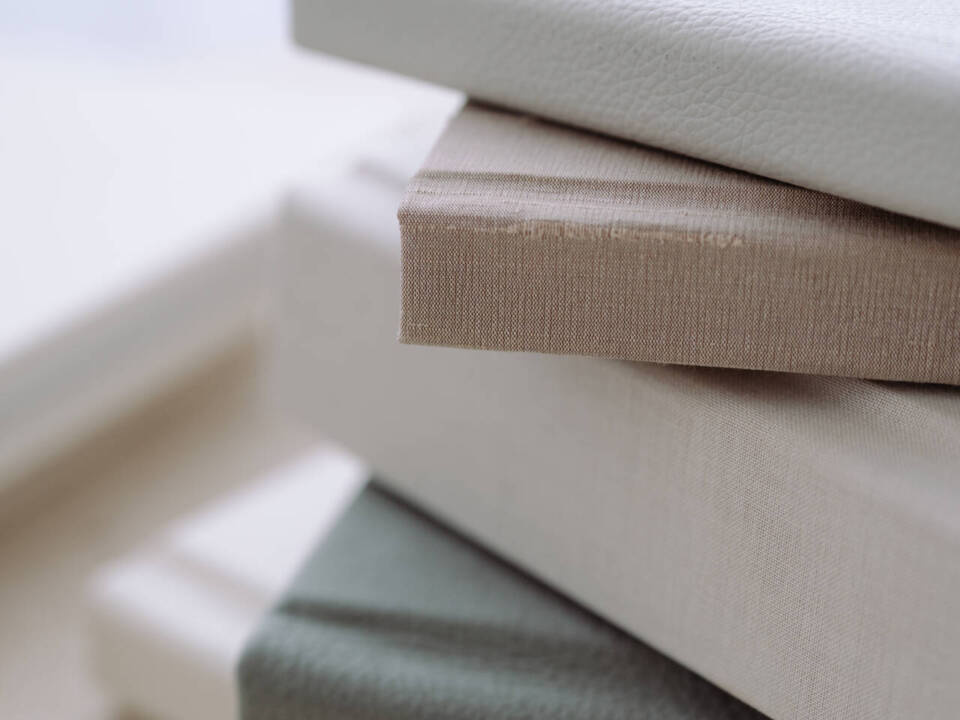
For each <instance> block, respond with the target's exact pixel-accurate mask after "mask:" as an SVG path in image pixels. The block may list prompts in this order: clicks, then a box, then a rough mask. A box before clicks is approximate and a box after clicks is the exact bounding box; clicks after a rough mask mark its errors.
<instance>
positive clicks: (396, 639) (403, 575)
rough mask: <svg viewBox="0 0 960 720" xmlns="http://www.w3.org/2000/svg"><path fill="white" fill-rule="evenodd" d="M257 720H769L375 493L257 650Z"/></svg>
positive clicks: (247, 702) (247, 670) (246, 718)
mask: <svg viewBox="0 0 960 720" xmlns="http://www.w3.org/2000/svg"><path fill="white" fill-rule="evenodd" d="M238 680H239V682H238V684H239V689H240V705H241V718H242V720H314V719H315V718H326V719H328V720H345V719H348V720H535V719H537V718H542V719H543V720H763V718H764V716H763V715H761V714H760V713H758V712H757V711H756V710H752V709H750V708H749V707H747V706H746V705H744V704H743V703H741V702H739V701H737V700H736V699H734V698H732V697H730V696H729V695H728V694H726V693H725V692H723V691H722V690H720V689H718V688H716V687H714V686H712V685H711V684H710V683H708V682H707V681H705V680H704V679H703V678H700V677H697V676H696V675H695V674H693V673H692V672H690V671H689V670H687V669H686V668H683V667H681V666H680V665H678V664H677V663H675V662H673V661H671V660H670V659H669V658H666V657H664V656H663V655H661V654H660V653H658V652H657V651H656V650H653V649H652V648H650V647H648V646H647V645H644V644H643V643H641V642H638V641H636V640H634V639H633V638H631V637H629V636H628V635H626V634H624V633H622V632H620V631H618V630H617V629H615V628H613V627H611V626H610V625H609V624H607V623H605V622H603V621H602V620H600V619H599V618H597V617H596V616H595V615H592V614H591V613H588V612H586V611H585V610H583V609H582V608H580V607H577V606H576V605H574V604H573V603H571V602H570V601H569V600H567V599H566V598H564V597H561V596H560V595H557V594H556V593H555V592H552V591H551V590H549V589H548V588H546V587H544V586H543V585H541V584H540V583H538V582H536V581H534V580H532V579H531V578H529V577H527V576H525V575H524V574H523V573H520V572H518V571H517V570H516V569H514V568H511V567H509V566H508V565H505V564H504V563H503V562H500V561H499V560H498V559H497V558H495V557H493V556H491V555H489V554H488V553H486V552H484V551H483V550H482V549H480V548H478V547H476V546H475V545H473V544H472V543H469V542H467V541H466V540H464V539H463V538H461V537H458V536H457V535H455V534H454V533H451V532H449V531H448V530H447V529H445V528H443V527H441V526H440V525H437V524H436V523H435V522H433V521H432V520H431V519H430V518H428V517H426V516H424V515H422V514H421V513H419V512H417V511H416V510H415V509H413V508H412V507H410V506H408V505H406V504H405V503H403V502H402V501H400V500H398V499H397V498H395V497H393V496H392V495H391V494H389V493H387V492H385V491H384V490H383V489H382V488H380V487H377V486H376V485H372V486H368V487H367V489H366V490H365V491H364V492H363V493H362V494H361V495H360V496H359V497H358V498H357V499H356V500H355V501H354V503H353V505H352V506H351V507H350V508H349V509H348V510H347V511H346V512H345V514H344V515H343V517H342V518H341V519H340V520H339V522H338V523H337V525H336V527H335V528H334V529H333V531H332V533H331V534H330V536H329V537H327V538H326V539H325V540H323V542H321V543H320V545H319V546H318V547H317V548H316V550H314V552H313V553H312V555H311V557H310V558H309V560H308V561H307V562H306V564H305V566H304V567H303V569H302V570H301V572H300V573H299V575H298V577H297V578H296V580H294V582H293V583H292V584H291V586H290V587H289V588H288V589H287V591H286V592H285V593H284V596H283V598H282V599H281V600H280V602H279V603H278V604H277V606H276V607H275V608H274V609H273V610H272V611H271V612H270V613H268V614H267V615H266V617H264V618H263V620H262V622H261V624H260V627H259V629H258V630H257V633H256V634H255V636H254V637H253V638H252V640H251V642H250V643H249V644H248V645H247V647H246V648H245V649H244V653H243V657H242V659H241V662H240V666H239V672H238Z"/></svg>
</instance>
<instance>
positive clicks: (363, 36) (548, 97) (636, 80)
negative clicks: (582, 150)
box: [293, 0, 960, 227]
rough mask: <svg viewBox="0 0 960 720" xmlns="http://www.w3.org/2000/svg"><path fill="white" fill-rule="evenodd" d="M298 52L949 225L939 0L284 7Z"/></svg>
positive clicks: (951, 63)
mask: <svg viewBox="0 0 960 720" xmlns="http://www.w3.org/2000/svg"><path fill="white" fill-rule="evenodd" d="M293 8H294V35H295V38H296V40H297V42H298V43H299V44H300V45H302V46H304V47H307V48H311V49H315V50H320V51H323V52H328V53H332V54H336V55H340V56H342V57H345V58H349V59H353V60H358V61H361V62H366V63H370V64H373V65H378V66H381V67H385V68H387V69H390V70H394V71H397V72H400V73H405V74H408V75H414V76H417V77H420V78H423V79H426V80H429V81H432V82H436V83H440V84H443V85H449V86H452V87H456V88H458V89H460V90H463V91H465V92H467V93H468V94H470V95H471V96H473V97H476V98H479V99H482V100H486V101H489V102H493V103H497V104H501V105H504V106H506V107H510V108H514V109H518V110H523V111H527V112H531V113H535V114H539V115H543V116H546V117H550V118H553V119H556V120H560V121H562V122H566V123H569V124H573V125H577V126H581V127H585V128H590V129H593V130H598V131H601V132H605V133H609V134H612V135H616V136H619V137H623V138H627V139H630V140H635V141H638V142H642V143H646V144H650V145H654V146H657V147H662V148H666V149H669V150H673V151H676V152H680V153H684V154H687V155H691V156H693V157H698V158H702V159H706V160H710V161H713V162H717V163H721V164H724V165H728V166H731V167H735V168H739V169H742V170H748V171H750V172H754V173H757V174H760V175H765V176H768V177H772V178H776V179H778V180H783V181H786V182H790V183H793V184H796V185H800V186H803V187H807V188H812V189H815V190H821V191H824V192H829V193H833V194H835V195H839V196H841V197H846V198H851V199H854V200H859V201H861V202H865V203H869V204H871V205H875V206H878V207H881V208H885V209H888V210H893V211H897V212H901V213H906V214H909V215H914V216H916V217H920V218H924V219H927V220H932V221H935V222H940V223H944V224H946V225H951V226H954V227H960V4H958V3H956V2H955V1H954V0H920V1H919V2H913V1H912V0H877V1H876V2H862V1H858V0H839V1H836V2H818V1H817V0H799V1H794V0H746V1H745V2H741V1H740V0H680V1H679V2H667V1H666V0H460V1H459V2H450V1H449V0H406V1H405V2H382V0H294V1H293Z"/></svg>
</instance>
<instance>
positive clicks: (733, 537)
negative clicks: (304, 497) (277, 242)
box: [239, 0, 960, 720]
mask: <svg viewBox="0 0 960 720" xmlns="http://www.w3.org/2000/svg"><path fill="white" fill-rule="evenodd" d="M957 14H958V12H957V10H956V9H955V8H951V7H950V5H949V3H941V4H939V5H938V4H937V3H936V2H934V1H933V0H928V1H927V2H924V3H921V4H920V5H916V4H915V3H910V4H907V3H903V4H902V6H901V5H900V4H898V3H897V2H893V1H891V2H885V3H883V12H879V11H876V12H875V10H874V9H871V8H859V9H858V6H857V4H855V3H847V2H841V3H839V4H836V3H835V4H831V5H830V6H829V7H828V6H821V5H820V4H818V3H814V2H812V1H808V2H801V3H799V4H798V3H796V2H790V3H787V2H782V1H781V0H771V1H770V2H764V3H759V2H749V3H739V2H732V0H731V1H724V0H721V2H719V3H717V2H711V3H706V2H698V1H696V0H691V1H690V2H681V3H665V2H660V3H656V2H641V1H640V0H633V1H631V2H617V3H609V2H599V1H588V0H578V1H576V2H570V1H561V0H524V1H522V2H514V3H508V2H502V1H500V0H464V1H463V2H431V1H430V0H409V1H408V2H393V3H388V2H377V1H375V0H297V2H295V3H294V24H295V33H296V37H297V40H298V42H299V43H300V44H301V45H303V46H306V47H308V48H311V49H315V50H320V51H324V52H329V53H333V54H337V55H341V56H344V57H347V58H349V59H353V60H359V61H364V62H369V63H371V64H375V65H380V66H382V67H385V68H387V69H391V70H395V71H399V72H402V73H405V74H409V75H413V76H417V77H420V78H423V79H426V80H429V81H434V82H437V83H439V84H444V85H448V86H452V87H454V88H456V89H460V90H463V91H465V92H466V93H467V94H468V95H469V96H471V97H472V98H474V100H471V101H470V102H469V103H468V104H466V106H465V107H463V108H462V109H461V110H459V111H458V112H457V113H456V114H455V116H454V117H453V118H452V119H451V120H450V122H449V123H448V125H447V126H446V129H445V130H443V132H442V133H441V135H440V138H439V140H438V141H436V143H435V144H433V140H435V135H434V134H433V133H432V132H431V130H430V128H431V127H433V126H434V125H436V124H437V118H432V119H429V120H427V121H425V123H424V125H423V127H422V128H420V130H419V131H418V130H417V129H412V130H411V131H410V132H409V133H407V134H406V135H403V136H402V137H399V138H396V139H395V140H394V142H393V143H392V147H388V148H386V149H382V150H380V151H378V152H377V153H374V154H371V155H370V156H369V157H368V158H367V159H366V160H364V161H362V162H358V163H356V164H355V165H354V167H353V169H352V170H351V171H350V172H348V173H346V174H344V175H343V176H342V177H341V178H339V179H338V181H337V182H336V183H335V184H328V185H325V186H324V187H323V188H322V189H307V190H305V191H303V192H301V193H299V194H298V195H297V196H296V197H295V198H294V199H293V200H292V201H291V204H290V207H289V211H288V222H289V225H290V230H291V233H292V234H293V239H292V241H291V243H290V245H289V247H287V248H286V249H285V250H284V252H283V257H282V258H281V259H280V265H281V266H282V267H283V268H284V272H286V273H287V275H286V276H287V278H288V282H286V283H285V289H284V298H283V305H282V307H283V317H284V321H283V322H284V323H285V327H284V328H283V332H282V335H281V345H282V350H283V358H284V363H285V364H286V369H285V371H284V372H282V373H279V377H278V381H279V382H280V384H281V390H282V391H284V393H285V395H286V402H287V403H288V405H289V406H290V407H292V408H294V409H295V410H296V411H297V413H298V414H299V415H300V416H301V417H305V418H307V419H308V420H309V421H310V422H311V423H312V424H313V425H315V426H316V427H317V428H319V429H322V430H323V431H324V432H325V433H329V434H330V435H331V436H332V437H334V438H335V439H337V440H338V441H340V442H342V443H343V444H344V445H345V446H347V447H349V448H351V449H353V450H355V451H356V452H358V453H359V454H360V455H362V456H363V457H365V458H367V459H368V460H369V461H370V463H371V465H372V466H373V467H374V468H376V470H377V473H378V474H377V478H376V480H375V482H374V483H372V484H371V485H370V486H369V487H368V489H367V490H365V491H364V492H363V493H362V494H361V495H360V496H359V497H358V498H357V500H356V501H355V502H354V504H353V505H352V506H351V507H350V509H349V510H347V511H346V513H345V514H344V516H343V517H342V518H341V520H340V522H339V524H338V525H337V527H336V528H335V529H334V530H333V532H332V534H331V535H330V536H329V537H328V538H327V539H326V541H325V542H323V543H322V544H321V545H320V546H319V547H318V548H317V549H316V551H315V553H314V555H313V556H312V558H311V559H310V560H309V561H308V563H307V564H306V565H305V567H304V568H303V570H302V572H301V573H300V575H299V577H298V578H297V579H296V580H295V582H294V583H293V584H292V585H291V586H290V587H289V588H288V590H287V592H286V594H285V596H284V598H283V599H282V600H281V602H280V603H279V604H278V605H277V606H276V608H275V609H274V610H273V611H272V612H271V613H270V614H269V615H268V616H267V617H266V619H265V620H264V622H263V623H262V625H261V627H260V630H259V632H258V634H257V635H256V637H255V638H254V639H253V640H252V642H251V643H250V644H249V645H248V647H247V649H246V651H245V655H244V657H243V660H242V663H241V666H240V679H239V682H240V693H241V703H242V710H243V713H244V716H245V717H247V718H280V717H283V718H307V717H351V718H354V717H355V718H372V717H384V718H387V717H389V718H499V717H505V718H529V717H550V718H719V717H724V718H728V717H759V716H761V715H760V714H761V713H762V714H765V715H767V716H769V717H772V718H775V719H777V720H781V719H782V720H785V719H787V718H841V719H843V720H851V719H854V718H888V717H889V718H908V717H909V718H914V717H917V718H919V717H923V718H947V717H955V716H956V712H957V708H958V707H960V395H958V393H957V390H956V388H954V387H952V386H953V385H957V384H960V231H958V230H957V229H956V228H960V42H958V39H957V27H960V26H958V24H957ZM950 28H952V30H951V29H950ZM520 112H529V113H532V115H524V114H519V113H520ZM557 122H561V123H564V124H556V123H557ZM594 133H603V134H594ZM617 138H619V139H617ZM431 144H433V149H432V150H430V151H429V152H428V148H429V147H430V145H431ZM654 148H658V149H654ZM674 152H679V153H683V155H680V154H673V153H674ZM424 158H425V159H424ZM694 158H696V159H694ZM411 162H413V163H414V164H419V165H420V169H419V171H417V172H416V173H415V174H414V175H413V178H412V180H411V179H410V175H411V174H412V173H413V170H414V169H415V167H410V163H411ZM711 162H716V163H720V165H715V164H710V163H711ZM731 168H736V169H731ZM748 173H755V174H748ZM398 210H399V227H398V223H397V214H398ZM401 235H402V243H401ZM398 317H399V336H400V341H401V342H399V343H398V342H397V332H398ZM437 346H448V347H437ZM284 377H289V378H304V377H309V378H311V380H310V382H309V383H303V382H302V381H301V382H297V383H290V387H285V388H284V387H282V385H283V378H284ZM423 513H425V514H423Z"/></svg>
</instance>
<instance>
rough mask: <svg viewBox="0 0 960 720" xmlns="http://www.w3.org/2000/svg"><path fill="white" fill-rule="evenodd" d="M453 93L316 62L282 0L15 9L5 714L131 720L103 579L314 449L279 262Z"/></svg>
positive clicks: (6, 357) (20, 1)
mask: <svg viewBox="0 0 960 720" xmlns="http://www.w3.org/2000/svg"><path fill="white" fill-rule="evenodd" d="M435 92H436V91H434V90H429V89H426V88H422V87H421V86H418V85H416V84H414V83H411V82H410V81H406V80H400V79H398V78H394V77H388V76H385V75H382V74H378V73H374V72H372V71H368V70H365V69H361V68H357V67H353V66H349V65H346V64H344V63H340V62H337V61H334V60H329V59H324V58H320V57H317V56H305V55H302V54H300V53H298V52H297V51H296V50H295V49H293V48H292V47H291V46H290V44H289V40H288V31H287V8H286V5H285V3H284V2H282V0H261V1H260V2H252V3H236V2H228V1H227V0H84V1H83V2H76V1H74V0H30V1H29V2H27V1H24V0H0V638H2V642H0V718H3V719H4V720H6V719H7V718H11V719H14V720H16V719H19V718H29V719H30V720H38V719H41V718H68V717H69V718H73V717H80V718H102V717H112V716H113V714H114V709H113V708H112V707H111V703H110V701H109V699H108V698H106V697H104V695H103V693H102V691H101V689H100V688H99V687H98V686H97V683H96V681H95V678H93V677H91V673H90V668H89V662H88V660H89V648H88V642H89V638H88V637H87V619H86V611H85V610H84V602H85V599H84V592H85V588H86V587H87V584H88V582H89V578H90V576H91V574H92V573H93V572H94V571H95V570H96V569H97V568H98V567H100V566H102V565H103V564H104V563H105V562H110V561H112V560H114V559H115V558H116V557H118V556H121V555H123V554H125V553H127V552H129V551H130V550H131V549H132V548H136V547H138V546H139V545H140V544H142V543H143V542H145V541H147V540H149V539H150V538H151V537H153V536H155V535H156V533H157V532H158V531H159V530H161V529H162V528H164V527H166V526H167V525H168V524H169V523H170V522H171V520H173V519H174V518H177V517H180V516H182V515H183V514H184V513H185V512H188V511H190V510H192V509H193V508H195V507H197V506H198V504H201V503H204V502H207V501H209V500H211V499H215V498H218V497H220V496H221V495H222V493H224V492H226V491H229V490H231V489H233V488H236V487H238V486H241V485H245V484H248V483H250V482H251V481H252V480H255V479H256V478H257V477H260V476H261V475H263V473H265V472H268V471H269V470H270V469H271V468H274V467H277V466H278V465H282V464H283V463H284V462H287V461H288V460H289V458H291V457H295V456H296V455H297V454H298V453H300V452H302V451H303V449H304V448H305V447H307V446H308V445H309V444H310V443H311V442H312V439H311V438H308V437H307V435H306V434H305V433H304V432H302V431H301V430H300V429H299V428H296V427H292V426H290V425H289V424H288V423H286V422H285V421H284V420H283V419H282V418H278V417H276V416H275V415H274V413H273V412H272V410H271V408H270V403H269V399H268V398H264V393H263V383H262V376H263V366H264V362H265V360H264V356H265V345H264V337H265V336H266V335H268V328H265V327H263V325H264V323H263V321H262V317H261V316H260V315H258V314H257V313H256V312H254V310H256V308H257V307H259V300H260V295H261V293H262V292H263V291H264V288H262V287H260V286H259V285H258V283H259V279H258V276H257V274H256V273H255V270H256V265H257V262H258V261H257V259H256V258H257V257H258V255H257V254H256V252H259V251H260V250H263V249H264V248H265V246H267V245H269V244H270V243H272V242H275V241H279V240H282V238H281V237H279V235H282V222H280V221H279V220H278V218H279V217H280V216H281V215H282V207H283V198H284V197H285V195H286V193H287V191H288V189H289V188H290V187H291V184H293V183H296V182H297V180H298V178H302V177H304V176H305V175H307V176H310V177H314V178H315V177H316V176H318V175H320V176H322V175H323V174H324V173H325V172H327V171H328V170H330V171H331V172H332V169H334V168H336V167H339V166H341V165H342V164H343V163H344V162H347V161H349V157H350V149H351V147H353V146H354V145H356V143H357V142H360V141H361V140H362V139H363V138H366V137H369V136H372V135H375V134H376V133H377V132H379V131H380V130H383V129H385V128H387V127H389V126H390V125H392V124H393V123H395V122H396V120H397V118H398V117H399V116H400V115H402V114H403V113H404V112H409V109H410V105H411V99H414V100H415V99H416V98H417V97H418V94H419V93H422V94H423V96H424V97H430V96H431V94H432V93H435ZM254 251H256V252H254ZM251 258H252V260H251ZM258 318H259V319H258Z"/></svg>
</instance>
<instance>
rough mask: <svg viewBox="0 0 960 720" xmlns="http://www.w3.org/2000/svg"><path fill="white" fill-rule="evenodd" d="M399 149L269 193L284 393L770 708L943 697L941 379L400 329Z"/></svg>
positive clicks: (947, 453) (955, 421)
mask: <svg viewBox="0 0 960 720" xmlns="http://www.w3.org/2000/svg"><path fill="white" fill-rule="evenodd" d="M417 147H421V146H419V145H417V144H416V143H415V141H414V140H412V139H409V138H407V139H404V141H402V142H398V141H394V142H392V143H391V144H389V146H387V147H384V148H381V149H380V150H378V151H377V152H376V153H372V154H370V155H369V156H367V157H365V158H364V159H363V161H362V162H357V163H355V165H354V169H353V170H352V171H351V172H349V173H344V174H342V175H340V176H337V177H336V178H335V179H334V181H333V182H332V183H330V184H329V185H320V186H318V185H309V186H304V187H301V188H300V189H299V190H298V191H297V192H296V194H295V195H294V196H293V197H292V198H291V200H290V203H289V208H290V214H291V216H290V226H289V229H288V243H287V244H285V245H284V246H283V252H282V253H281V254H280V257H278V270H279V272H280V275H279V277H278V278H277V285H276V286H277V287H278V288H280V289H281V291H282V297H281V298H280V307H279V308H278V312H277V317H278V319H279V327H278V336H279V337H278V344H279V349H280V352H279V353H278V355H279V358H278V359H279V363H278V365H279V366H278V368H277V382H278V384H279V388H278V389H279V391H280V392H279V394H280V395H281V397H282V402H283V404H284V407H285V408H286V410H288V411H289V412H291V413H292V414H293V415H295V416H296V417H297V418H299V419H300V420H303V421H305V422H307V423H309V424H310V425H311V426H312V427H314V428H316V429H318V430H319V431H322V432H323V433H324V434H325V435H328V436H330V437H333V438H335V439H337V440H338V441H340V442H342V443H344V444H346V445H347V446H348V447H350V448H352V449H353V450H354V451H356V452H358V453H360V454H362V455H363V457H364V458H366V459H368V460H369V462H370V463H371V464H372V466H373V467H375V468H377V469H378V470H379V471H380V472H381V473H382V475H383V477H385V478H386V479H387V480H388V481H389V483H390V485H391V487H392V488H393V489H396V490H398V491H400V492H402V493H403V494H404V495H405V496H407V497H409V498H411V499H413V500H414V501H416V502H417V504H419V505H420V506H422V507H424V508H427V509H428V510H429V511H430V512H431V513H432V514H434V515H435V516H437V517H439V518H441V519H442V520H443V521H444V522H447V523H450V524H451V525H453V526H454V527H456V528H457V529H459V530H460V531H462V532H464V533H466V534H467V535H468V536H469V537H471V538H472V539H474V540H479V541H480V542H482V543H483V544H484V545H486V546H487V547H489V548H492V549H493V550H494V551H495V552H497V553H498V554H500V555H501V556H503V557H506V558H508V559H510V560H511V561H512V562H514V563H516V564H517V565H518V566H520V567H521V568H523V569H524V570H525V571H526V572H529V573H530V574H532V575H534V576H535V577H537V578H539V579H541V580H544V581H546V582H547V583H549V584H550V585H551V586H553V587H555V588H557V589H559V590H561V591H562V592H564V593H565V594H567V595H568V596H570V597H572V598H574V599H575V600H577V601H578V602H580V603H581V604H583V605H585V606H587V607H588V608H590V609H592V610H593V611H595V612H597V613H598V614H599V615H601V616H602V617H605V618H606V619H608V620H611V621H612V622H614V623H615V624H616V625H618V626H620V627H622V628H624V629H625V630H627V631H628V632H630V633H632V634H634V635H636V636H637V637H639V638H641V639H642V640H644V641H645V642H647V643H649V644H650V645H652V646H653V647H655V648H657V649H658V650H660V651H662V652H664V653H665V654H667V655H668V656H670V657H672V658H674V659H676V660H678V661H679V662H681V663H683V664H684V665H686V666H687V667H690V668H691V669H693V670H694V671H695V672H697V673H699V674H700V675H702V676H704V677H705V678H707V679H708V680H710V681H711V682H713V683H715V684H717V685H718V686H720V687H722V688H724V689H725V690H727V691H728V692H730V693H732V694H733V695H735V696H736V697H739V698H741V699H743V700H744V701H746V702H748V703H750V704H751V705H753V706H754V707H757V708H758V709H760V710H761V711H763V712H764V713H766V714H767V715H769V716H771V717H773V718H776V720H820V719H821V718H835V719H836V720H878V719H880V718H937V719H940V718H944V719H947V718H954V717H956V709H957V707H960V684H958V683H957V678H958V677H960V470H958V468H960V388H954V387H945V386H932V385H929V386H918V385H911V384H904V383H877V382H869V381H863V380H853V379H847V378H825V377H818V376H811V375H796V374H782V373H763V372H746V371H732V370H719V369H707V370H704V369H698V368H688V367H678V366H664V365H655V364H650V363H630V362H618V361H610V360H601V359H597V358H588V357H576V356H563V355H540V354H535V353H503V352H486V351H472V350H451V349H446V348H433V347H420V346H414V345H401V344H399V343H397V342H396V339H395V332H396V322H397V297H398V296H399V293H400V282H399V274H400V273H399V255H400V249H399V244H400V243H399V236H398V235H399V233H398V232H397V227H396V217H395V213H396V207H397V204H398V203H399V202H400V199H401V196H402V190H403V185H404V182H405V181H406V179H407V178H408V177H409V175H410V174H412V173H413V171H414V169H415V165H416V162H418V161H419V158H416V154H417V153H416V152H413V153H411V152H410V151H411V148H413V149H416V148H417ZM423 152H424V153H425V152H426V148H425V147H424V148H423ZM406 154H412V155H413V156H414V158H415V159H414V160H413V166H414V167H411V168H410V169H409V170H408V169H407V168H408V166H407V165H406V163H405V162H398V160H397V158H398V156H400V157H403V156H404V155H406ZM420 157H422V155H421V156H420Z"/></svg>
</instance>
